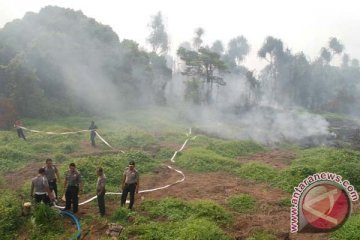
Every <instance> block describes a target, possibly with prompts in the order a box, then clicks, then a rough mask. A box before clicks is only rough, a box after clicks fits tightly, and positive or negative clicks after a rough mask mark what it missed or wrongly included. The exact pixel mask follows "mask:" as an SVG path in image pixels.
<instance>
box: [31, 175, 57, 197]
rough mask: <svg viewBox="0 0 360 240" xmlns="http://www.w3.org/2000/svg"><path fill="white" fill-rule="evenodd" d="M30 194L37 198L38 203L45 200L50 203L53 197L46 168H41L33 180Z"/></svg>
mask: <svg viewBox="0 0 360 240" xmlns="http://www.w3.org/2000/svg"><path fill="white" fill-rule="evenodd" d="M34 193H35V194H34ZM30 195H31V197H33V198H35V202H36V203H40V202H43V203H45V204H50V198H51V199H52V198H53V197H52V195H51V192H50V188H49V183H48V180H47V178H46V176H45V169H44V168H40V169H39V171H38V175H37V176H36V177H34V178H33V179H32V180H31V192H30Z"/></svg>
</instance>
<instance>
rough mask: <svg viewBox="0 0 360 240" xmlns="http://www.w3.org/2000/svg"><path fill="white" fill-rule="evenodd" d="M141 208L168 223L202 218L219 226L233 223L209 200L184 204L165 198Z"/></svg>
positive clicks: (230, 218)
mask: <svg viewBox="0 0 360 240" xmlns="http://www.w3.org/2000/svg"><path fill="white" fill-rule="evenodd" d="M142 208H143V210H145V211H146V212H148V213H149V214H150V216H151V217H159V218H162V217H166V219H167V220H169V221H182V220H184V219H189V218H195V219H200V218H201V219H202V218H204V219H207V220H209V221H212V222H216V223H218V224H221V225H230V224H231V223H232V221H233V219H232V216H231V215H230V214H229V213H228V212H227V211H226V210H225V209H224V208H223V207H221V206H220V205H218V204H216V203H215V202H213V201H209V200H206V201H203V200H202V201H200V200H199V201H194V202H185V201H183V200H179V199H174V198H166V199H164V200H160V201H146V202H144V203H143V204H142Z"/></svg>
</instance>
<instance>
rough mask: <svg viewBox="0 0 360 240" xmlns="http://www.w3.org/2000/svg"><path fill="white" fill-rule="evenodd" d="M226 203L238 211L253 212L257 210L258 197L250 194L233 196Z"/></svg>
mask: <svg viewBox="0 0 360 240" xmlns="http://www.w3.org/2000/svg"><path fill="white" fill-rule="evenodd" d="M226 203H227V204H228V206H229V207H230V208H232V209H233V210H234V211H236V212H238V213H252V212H254V211H255V210H256V199H255V198H254V197H252V196H250V195H249V194H240V195H236V196H232V197H230V198H228V199H227V201H226Z"/></svg>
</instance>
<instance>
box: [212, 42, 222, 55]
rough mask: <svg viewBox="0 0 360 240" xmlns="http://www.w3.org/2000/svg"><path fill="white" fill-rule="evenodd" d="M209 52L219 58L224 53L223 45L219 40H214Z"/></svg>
mask: <svg viewBox="0 0 360 240" xmlns="http://www.w3.org/2000/svg"><path fill="white" fill-rule="evenodd" d="M210 50H211V51H213V52H215V53H217V54H219V55H220V56H221V55H222V54H223V52H224V45H223V43H222V42H221V41H220V40H216V41H215V42H214V43H213V45H212V46H211V48H210Z"/></svg>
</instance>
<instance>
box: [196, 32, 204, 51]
mask: <svg viewBox="0 0 360 240" xmlns="http://www.w3.org/2000/svg"><path fill="white" fill-rule="evenodd" d="M203 35H204V29H202V28H197V29H196V30H195V37H194V38H193V47H194V48H195V49H196V50H198V49H199V48H200V47H201V44H202V43H203V40H202V39H201V38H202V36H203Z"/></svg>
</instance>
